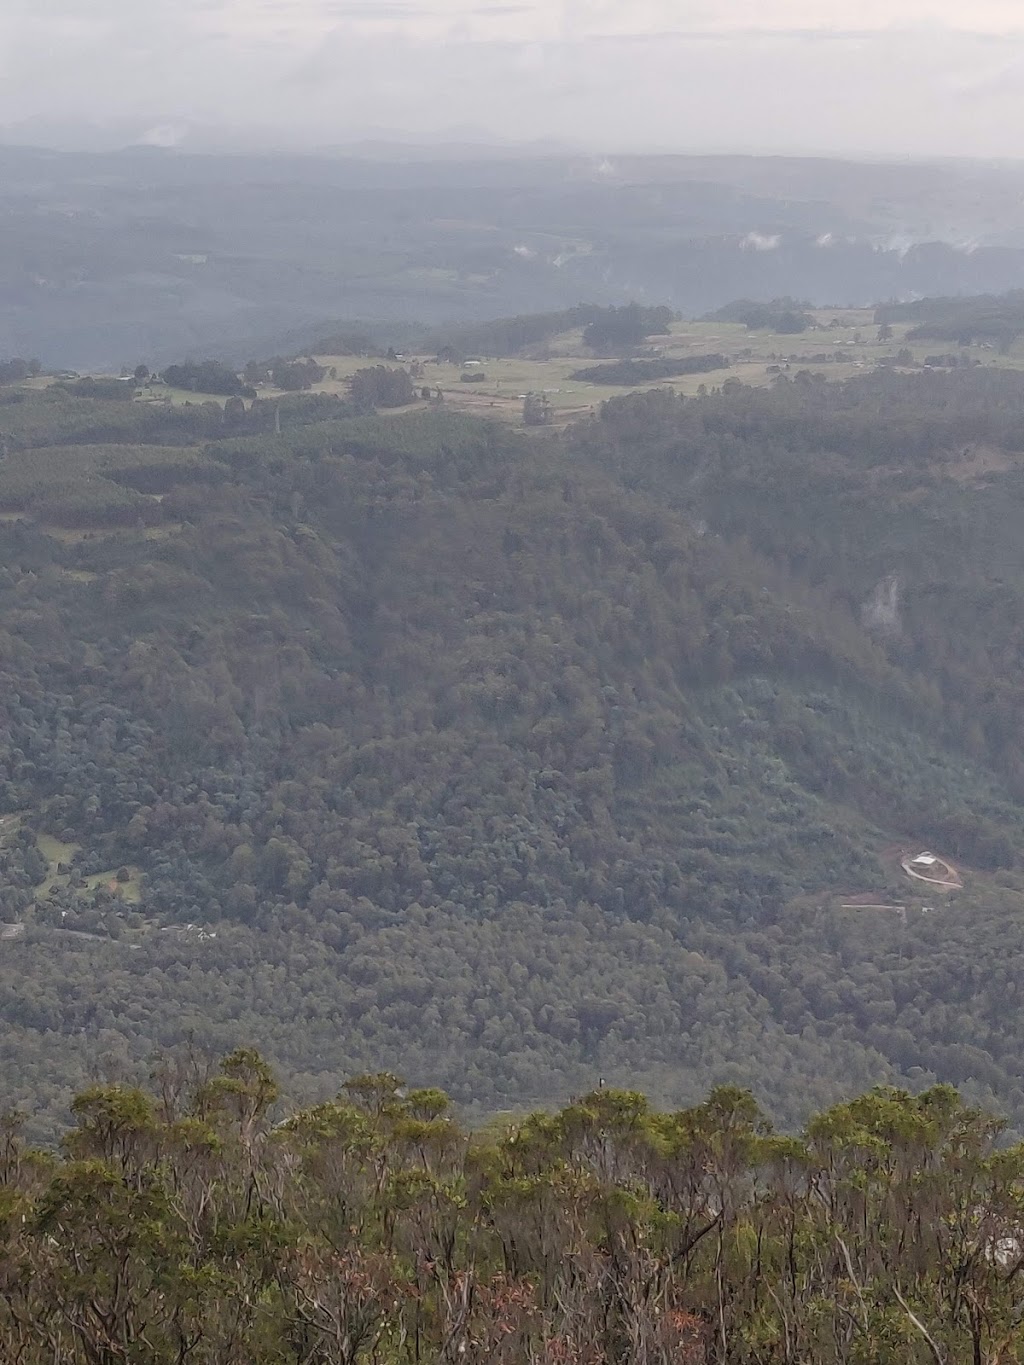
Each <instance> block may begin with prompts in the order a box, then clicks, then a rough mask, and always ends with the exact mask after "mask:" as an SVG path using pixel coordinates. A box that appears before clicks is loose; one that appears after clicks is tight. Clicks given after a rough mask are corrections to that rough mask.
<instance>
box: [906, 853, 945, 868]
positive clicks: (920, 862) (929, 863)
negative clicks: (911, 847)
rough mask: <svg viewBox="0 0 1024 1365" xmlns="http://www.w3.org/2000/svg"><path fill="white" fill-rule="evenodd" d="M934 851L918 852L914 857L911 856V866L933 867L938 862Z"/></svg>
mask: <svg viewBox="0 0 1024 1365" xmlns="http://www.w3.org/2000/svg"><path fill="white" fill-rule="evenodd" d="M938 861H939V860H938V858H936V856H935V854H934V853H919V854H918V855H917V857H916V858H911V860H910V866H911V867H934V866H935V864H936V863H937V862H938Z"/></svg>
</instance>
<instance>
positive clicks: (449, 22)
mask: <svg viewBox="0 0 1024 1365" xmlns="http://www.w3.org/2000/svg"><path fill="white" fill-rule="evenodd" d="M195 124H199V125H205V126H208V127H217V128H224V129H228V130H233V132H235V133H238V134H242V133H246V132H248V133H249V134H250V135H251V134H252V132H253V131H254V130H259V131H260V132H262V133H263V134H264V135H269V136H272V137H274V138H277V139H280V140H288V141H294V140H295V139H300V140H303V141H305V142H307V143H308V145H310V146H316V145H325V144H336V143H339V142H345V141H349V140H353V139H357V138H359V137H362V136H366V135H375V134H381V133H393V134H402V135H405V136H406V137H410V138H413V139H416V138H423V139H429V138H435V137H437V136H444V135H450V136H460V135H461V136H466V135H470V134H475V135H476V136H479V137H484V136H487V135H493V136H496V137H500V138H503V139H506V140H515V141H527V140H534V139H538V138H543V139H551V140H555V141H562V142H568V143H573V144H584V145H586V146H589V147H591V148H603V149H607V150H621V149H625V148H631V147H632V148H638V149H645V148H651V149H679V150H686V151H699V150H737V151H738V150H747V151H804V152H806V151H824V152H828V151H836V152H859V153H873V154H884V155H894V156H900V155H906V154H929V155H931V154H936V155H974V156H985V157H998V156H1006V157H1015V158H1016V157H1020V156H1022V154H1024V153H1022V149H1021V145H1020V130H1021V129H1022V128H1024V0H973V3H970V4H968V3H966V0H963V2H962V3H961V0H845V2H843V3H840V0H0V125H6V127H7V136H8V138H11V137H13V136H19V135H21V134H25V135H26V140H27V135H28V134H33V135H37V134H38V133H39V131H40V130H45V129H53V130H56V132H55V135H56V134H57V133H60V134H62V135H65V136H66V135H67V134H66V130H67V129H68V128H76V127H78V128H84V127H86V126H88V125H100V126H103V125H106V126H107V127H110V128H116V129H117V130H118V134H119V135H121V134H123V135H124V136H126V137H129V138H131V139H136V140H149V141H152V142H156V143H173V142H175V141H176V140H179V139H181V138H182V137H186V138H187V129H188V127H189V126H190V125H195Z"/></svg>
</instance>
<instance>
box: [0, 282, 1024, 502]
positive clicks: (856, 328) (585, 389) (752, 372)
mask: <svg viewBox="0 0 1024 1365" xmlns="http://www.w3.org/2000/svg"><path fill="white" fill-rule="evenodd" d="M811 316H812V317H813V319H814V322H815V326H814V327H813V328H811V329H809V330H808V331H806V332H802V333H798V334H795V335H790V334H786V333H778V332H772V331H767V330H764V331H762V330H748V329H747V328H746V327H745V326H744V325H743V324H742V323H726V322H686V321H684V322H677V323H674V324H673V326H672V329H671V331H670V332H669V333H668V334H666V335H665V336H661V337H652V338H650V339H649V342H648V344H647V345H646V346H645V347H644V349H645V350H650V351H652V352H655V353H656V354H657V356H658V357H659V358H661V359H665V360H675V359H687V358H692V357H694V356H700V355H706V354H709V353H720V354H722V355H724V356H726V357H727V359H728V360H729V365H728V367H727V368H724V369H720V370H712V371H710V372H707V373H703V374H690V375H683V376H680V377H678V378H674V379H663V380H652V381H645V382H642V383H640V384H636V385H633V386H629V385H619V384H614V385H613V384H595V383H588V382H586V381H582V380H576V379H572V378H571V375H572V374H573V372H574V371H576V370H581V369H585V368H588V367H591V366H594V365H598V364H601V363H611V362H602V361H601V360H599V359H596V358H595V357H594V356H593V355H591V354H589V353H587V352H586V350H585V348H584V346H583V343H582V331H581V329H579V328H577V329H575V330H573V331H569V332H565V333H563V334H562V335H561V336H558V337H554V338H552V339H551V340H550V341H548V342H546V343H545V344H544V345H543V346H540V347H537V348H536V349H535V352H534V354H533V355H532V356H529V357H519V356H517V357H505V358H500V359H495V358H493V357H489V356H480V357H479V359H480V360H481V361H482V364H481V365H480V366H472V367H470V369H473V370H476V369H479V370H482V371H483V373H484V375H485V376H486V378H485V379H484V380H482V381H480V382H478V383H472V384H469V383H463V382H462V381H461V379H460V375H461V374H462V373H463V372H464V370H463V368H462V367H460V366H456V365H449V364H438V363H437V361H436V358H435V357H433V356H427V355H409V354H407V355H405V356H404V357H403V359H402V360H401V361H397V362H396V361H391V362H378V361H374V360H369V359H367V358H366V357H364V356H351V355H345V356H333V355H317V356H315V359H316V360H317V362H318V363H319V364H320V365H321V366H323V367H324V368H325V369H326V370H328V371H329V372H330V371H333V375H334V377H333V378H332V377H327V378H325V379H324V380H323V381H322V382H321V383H319V384H317V385H315V386H314V388H313V390H312V392H314V393H328V394H336V395H338V396H340V397H345V396H346V394H347V392H348V381H349V380H350V379H351V377H352V375H353V374H354V373H355V372H356V371H357V370H360V369H364V368H366V367H367V366H369V365H373V364H377V363H385V364H400V365H403V366H405V367H412V368H413V370H414V383H415V384H416V387H417V389H419V388H423V387H426V388H429V389H430V390H431V392H432V393H434V392H436V390H437V389H438V388H440V390H441V392H442V394H443V398H444V402H445V403H446V404H447V405H448V406H449V407H451V408H453V409H455V410H456V411H460V412H469V413H477V414H479V415H481V416H485V417H492V418H498V419H501V420H505V421H511V422H515V423H518V422H520V421H521V420H522V405H523V395H525V394H527V393H542V394H544V395H545V396H546V398H547V399H548V401H549V403H550V404H551V408H552V411H553V416H554V420H555V422H556V423H564V422H567V421H570V420H572V419H573V418H575V417H578V416H581V415H584V414H586V413H587V412H590V411H593V410H595V409H596V408H597V407H598V406H599V405H600V404H601V403H603V402H605V401H606V400H608V399H610V398H615V397H618V396H620V395H622V394H624V393H630V392H635V391H640V390H647V389H652V388H670V389H672V390H674V391H675V392H676V393H680V394H684V395H694V394H696V393H698V392H700V391H702V390H704V389H706V390H708V391H711V390H714V389H716V388H720V387H721V385H722V384H724V383H726V382H727V381H729V380H738V381H739V382H740V383H742V384H748V385H752V386H754V387H763V386H765V385H768V384H771V383H772V382H774V381H775V380H776V378H777V377H778V375H779V374H780V373H781V374H783V375H788V376H790V377H792V375H793V374H795V373H796V372H797V371H799V370H801V369H807V370H810V371H812V372H813V373H815V374H820V375H821V376H823V377H824V378H826V379H830V380H836V381H838V380H844V379H850V378H853V377H855V376H856V375H859V374H864V373H867V372H870V371H871V370H873V369H875V368H877V367H878V366H879V364H881V363H882V362H889V363H891V362H892V360H893V359H894V358H895V356H896V354H897V352H898V351H900V350H902V349H904V348H906V349H908V350H909V351H910V352H911V355H912V357H913V361H914V363H915V364H916V365H920V364H922V363H923V362H924V361H925V359H926V357H927V356H929V355H937V354H948V353H951V352H952V353H958V354H961V355H967V356H969V357H970V359H972V360H977V361H978V362H979V363H981V364H983V365H990V366H998V367H999V368H1008V369H1021V370H1024V339H1021V341H1019V342H1017V343H1016V344H1015V345H1014V346H1013V347H1012V348H1011V349H1010V351H1009V352H1008V353H1007V354H1000V353H999V352H997V351H996V350H995V349H993V348H992V347H991V346H986V345H983V344H981V345H972V346H969V347H956V346H953V345H951V344H950V343H947V342H939V341H912V342H908V341H907V339H906V338H907V333H908V332H909V331H910V330H911V326H912V324H910V323H895V324H893V335H892V337H891V338H890V339H889V340H888V341H879V339H878V325H877V323H876V322H875V320H874V310H873V309H871V308H819V309H814V310H812V312H811ZM821 357H824V359H822V358H821ZM45 382H46V381H45V380H30V381H27V384H26V386H25V387H29V386H31V387H36V388H37V387H39V386H40V385H41V384H44V383H45ZM259 394H260V397H261V398H270V399H273V398H278V397H290V396H293V395H290V394H286V393H285V392H284V391H283V390H280V389H276V388H274V387H272V386H271V385H265V386H261V387H260V389H259ZM136 401H137V402H143V403H169V404H171V405H173V406H176V407H180V406H184V405H185V404H192V405H195V406H201V405H203V404H207V403H215V404H217V405H218V406H219V407H223V406H224V403H225V401H226V400H225V399H224V397H223V396H221V395H217V394H203V393H194V392H191V391H189V390H186V389H174V388H169V387H167V386H166V385H146V386H144V387H143V388H141V389H140V390H139V391H138V394H137V398H136ZM7 496H8V493H7V492H6V491H5V480H4V477H3V476H2V475H0V509H2V508H5V507H9V506H10V505H11V504H10V503H9V502H8V501H6V500H5V499H6V497H7ZM122 501H123V499H122Z"/></svg>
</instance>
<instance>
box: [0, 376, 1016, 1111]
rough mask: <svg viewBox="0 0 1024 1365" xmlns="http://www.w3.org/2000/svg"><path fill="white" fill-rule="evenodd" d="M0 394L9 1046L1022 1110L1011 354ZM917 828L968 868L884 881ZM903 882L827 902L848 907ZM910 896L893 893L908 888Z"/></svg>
mask: <svg viewBox="0 0 1024 1365" xmlns="http://www.w3.org/2000/svg"><path fill="white" fill-rule="evenodd" d="M280 414H281V415H280V426H281V431H280V433H277V432H276V431H275V425H276V421H275V405H272V404H269V403H266V402H262V403H261V402H257V403H256V404H254V405H252V406H251V407H250V408H247V409H245V408H242V407H241V404H240V403H239V404H234V405H233V406H232V407H231V408H229V409H228V410H227V411H222V410H221V409H220V408H219V407H217V406H216V405H208V406H204V407H191V408H181V409H169V408H161V407H149V406H146V405H142V404H133V403H124V402H113V401H103V400H99V399H88V398H83V397H80V396H76V395H74V394H69V393H67V392H62V391H61V390H59V389H51V390H48V391H47V392H45V393H42V394H31V393H27V392H23V391H21V390H17V391H10V392H5V393H4V394H3V396H2V398H0V435H2V445H0V448H2V449H3V451H4V456H3V459H2V461H0V564H2V569H0V673H2V682H3V690H2V692H0V726H2V747H0V819H2V823H0V857H2V883H0V908H2V914H3V918H4V921H5V923H4V924H3V925H2V926H0V1019H2V1021H3V1028H2V1031H0V1057H2V1063H3V1074H4V1085H5V1090H6V1092H7V1098H8V1099H9V1100H10V1101H11V1102H17V1103H20V1104H23V1105H24V1106H25V1107H26V1108H27V1109H28V1111H29V1113H30V1119H29V1123H30V1130H29V1131H30V1133H32V1134H33V1135H35V1136H37V1137H42V1136H46V1135H48V1134H51V1133H52V1132H53V1130H54V1127H55V1126H59V1125H60V1124H61V1122H62V1121H63V1120H64V1118H65V1117H66V1106H67V1103H68V1100H69V1097H70V1094H71V1091H72V1089H73V1088H74V1087H76V1086H78V1085H80V1084H81V1083H82V1081H83V1079H84V1078H86V1077H87V1076H89V1075H90V1074H92V1073H94V1072H96V1071H99V1072H100V1073H101V1074H104V1075H107V1076H112V1077H115V1078H120V1077H127V1078H131V1077H134V1076H137V1075H139V1074H142V1073H143V1072H144V1071H145V1069H146V1066H147V1065H148V1059H149V1058H150V1057H151V1056H152V1054H153V1051H154V1049H155V1048H157V1047H163V1046H168V1045H171V1044H174V1043H177V1042H180V1041H181V1040H182V1039H183V1038H186V1037H192V1038H194V1039H195V1040H196V1042H197V1044H198V1045H199V1046H201V1047H203V1048H212V1049H220V1050H223V1051H228V1050H230V1049H231V1048H233V1047H236V1046H239V1045H241V1044H248V1043H250V1042H255V1043H256V1044H258V1045H259V1046H260V1048H261V1049H263V1050H264V1051H265V1052H266V1053H267V1054H268V1055H270V1056H271V1058H272V1059H273V1061H274V1062H275V1063H276V1064H277V1065H278V1066H280V1068H281V1071H282V1075H283V1078H284V1084H285V1087H286V1089H287V1091H288V1093H289V1094H290V1095H291V1096H292V1097H293V1098H295V1099H297V1100H299V1101H301V1102H306V1101H313V1100H317V1099H320V1098H322V1097H323V1096H325V1095H328V1094H332V1093H334V1092H335V1091H336V1090H337V1087H338V1084H339V1080H340V1078H342V1077H343V1076H344V1075H346V1074H349V1073H351V1072H353V1071H359V1070H366V1069H373V1070H376V1069H378V1068H380V1067H382V1066H383V1067H388V1068H392V1069H394V1070H396V1071H401V1072H402V1073H403V1074H405V1075H407V1076H408V1077H409V1079H410V1081H411V1082H412V1083H414V1084H415V1085H432V1084H438V1085H443V1086H444V1087H445V1088H446V1089H447V1090H448V1091H449V1092H450V1093H451V1095H452V1097H453V1098H454V1100H455V1101H456V1102H457V1103H458V1104H460V1105H462V1106H465V1107H467V1109H468V1110H469V1112H470V1113H474V1114H478V1115H479V1114H480V1113H482V1112H487V1111H493V1110H494V1109H497V1108H503V1107H504V1108H521V1107H523V1106H527V1105H531V1104H540V1103H545V1104H546V1103H552V1102H559V1101H561V1100H564V1098H565V1096H566V1095H567V1094H569V1093H573V1092H580V1091H583V1090H586V1089H588V1088H590V1087H591V1086H592V1085H593V1084H595V1083H596V1081H597V1079H598V1077H604V1078H606V1079H607V1081H608V1082H609V1084H623V1083H625V1082H627V1081H628V1082H629V1083H630V1084H631V1085H632V1084H637V1085H643V1086H644V1087H645V1088H647V1089H648V1090H649V1091H650V1092H651V1094H652V1095H653V1096H654V1097H655V1098H656V1099H657V1100H658V1101H659V1102H664V1103H670V1104H673V1105H678V1104H684V1103H693V1102H695V1101H696V1100H697V1099H698V1098H699V1097H700V1096H701V1095H702V1094H703V1093H705V1091H706V1089H707V1087H708V1086H709V1085H710V1084H717V1083H727V1084H732V1085H740V1086H749V1087H751V1088H752V1089H753V1090H754V1091H755V1093H756V1094H757V1095H758V1097H759V1098H760V1099H761V1100H762V1102H763V1103H764V1104H765V1105H766V1107H767V1108H768V1110H769V1111H770V1112H771V1113H772V1115H773V1116H774V1117H775V1118H776V1119H777V1120H778V1121H779V1122H780V1123H784V1124H794V1123H799V1122H801V1121H802V1120H803V1119H804V1118H805V1117H806V1115H807V1114H808V1112H809V1110H810V1109H811V1108H812V1107H814V1106H824V1105H827V1104H830V1103H832V1102H833V1101H834V1100H836V1099H837V1098H840V1097H842V1096H846V1095H849V1094H852V1093H854V1092H856V1091H857V1090H860V1089H866V1088H867V1087H869V1086H870V1085H872V1084H876V1083H880V1082H892V1083H898V1084H904V1085H907V1086H910V1087H912V1088H913V1087H919V1086H921V1085H924V1084H927V1083H929V1082H933V1081H937V1080H938V1081H951V1082H953V1083H955V1084H957V1085H959V1086H961V1087H962V1088H963V1089H964V1091H965V1093H966V1094H967V1095H968V1096H969V1097H970V1098H971V1099H972V1100H976V1101H982V1102H984V1103H985V1104H986V1105H989V1106H991V1107H993V1108H995V1109H997V1110H999V1111H1001V1112H1005V1113H1008V1114H1009V1115H1010V1116H1011V1118H1012V1121H1013V1123H1014V1124H1015V1125H1017V1126H1019V1125H1020V1124H1021V1122H1022V1121H1024V1089H1022V1086H1021V1081H1020V1076H1019V1057H1020V1055H1021V1049H1022V1047H1024V1024H1022V1023H1021V1021H1020V1018H1019V1014H1018V1012H1017V1011H1016V1010H1015V1009H1014V1004H1015V995H1016V991H1017V982H1018V981H1019V980H1020V977H1021V968H1022V966H1024V927H1022V919H1024V914H1022V912H1024V892H1022V887H1024V876H1022V869H1021V867H1020V858H1021V851H1022V849H1024V810H1022V806H1021V800H1022V798H1024V761H1022V747H1021V740H1022V733H1021V726H1022V725H1024V707H1022V703H1024V683H1022V681H1021V678H1022V676H1024V675H1022V673H1021V670H1020V652H1021V646H1022V643H1024V636H1022V631H1024V566H1022V562H1021V552H1020V542H1019V527H1020V525H1021V524H1022V522H1021V518H1022V514H1024V473H1022V471H1021V462H1022V459H1024V456H1022V454H1021V452H1022V451H1024V381H1022V379H1021V378H1020V377H1019V376H1017V375H1014V374H1012V373H1008V372H996V371H988V370H971V371H966V372H956V373H953V374H940V373H925V374H919V375H915V376H901V375H898V374H895V373H890V374H880V375H877V376H872V377H870V378H864V379H861V380H857V381H854V382H851V383H849V384H846V385H828V384H825V383H823V382H819V381H816V380H814V379H813V378H812V377H811V376H809V375H800V374H798V375H797V376H796V377H795V379H794V380H793V381H792V382H789V381H787V380H785V379H781V380H780V381H779V382H778V383H777V384H776V385H775V387H774V388H773V389H771V390H761V391H755V390H750V389H745V388H743V387H742V386H739V385H736V384H727V385H726V388H725V391H723V392H721V393H711V394H708V395H706V396H702V397H698V398H694V399H687V400H683V399H680V398H676V397H674V396H672V395H671V394H666V393H662V392H652V393H650V394H641V395H637V396H631V397H625V398H622V399H616V400H615V401H613V402H612V403H609V404H607V405H606V406H605V407H604V409H602V412H601V415H600V416H599V417H596V418H595V419H594V420H592V421H588V422H585V423H581V424H579V425H578V426H576V427H575V428H572V429H570V430H569V431H568V432H567V433H566V434H564V435H561V436H553V435H550V434H548V433H544V434H543V435H542V436H541V437H539V438H538V437H531V438H529V439H527V438H525V437H523V436H521V435H517V434H516V433H514V432H512V431H510V430H508V429H505V428H502V427H497V426H490V425H486V424H483V423H479V422H476V421H474V420H470V419H468V418H467V419H461V418H458V417H455V416H453V415H450V414H445V412H444V411H443V410H440V411H438V410H428V409H427V407H426V405H424V406H423V407H422V408H421V410H420V411H418V412H412V413H406V414H400V415H393V416H392V415H389V416H386V417H377V416H372V415H371V416H365V415H364V416H358V415H354V414H353V413H352V412H351V411H350V409H348V408H347V407H346V406H345V404H344V403H342V402H341V401H339V400H337V399H329V398H325V397H322V396H321V397H319V398H313V397H305V398H304V397H295V398H292V399H290V400H286V401H283V402H282V404H281V405H280ZM921 847H933V848H934V849H935V851H936V852H937V853H939V854H940V855H941V856H943V857H946V858H949V859H951V860H953V861H954V862H955V864H956V866H957V868H958V869H959V871H960V874H961V876H962V879H963V883H964V885H963V890H962V891H960V892H959V893H958V894H957V895H954V896H942V895H941V894H940V893H936V892H934V891H929V889H928V888H926V887H920V886H919V887H918V889H917V891H915V889H914V885H913V884H911V883H910V882H909V881H908V880H907V878H906V876H905V875H904V874H903V872H902V870H901V868H900V866H899V859H898V857H896V856H895V854H894V850H900V849H904V848H905V849H908V850H911V851H914V852H916V851H917V849H918V848H921ZM871 902H877V903H878V904H886V905H896V906H898V907H900V909H899V912H897V911H895V910H883V909H859V910H846V909H844V908H843V906H844V905H846V904H851V903H852V904H866V903H871ZM925 911H927V913H925Z"/></svg>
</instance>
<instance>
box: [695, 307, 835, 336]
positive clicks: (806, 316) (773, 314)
mask: <svg viewBox="0 0 1024 1365" xmlns="http://www.w3.org/2000/svg"><path fill="white" fill-rule="evenodd" d="M809 310H810V304H808V303H801V302H799V301H798V300H796V299H790V298H782V299H772V300H771V301H770V302H768V303H760V302H757V301H755V300H753V299H737V300H736V301H735V302H734V303H727V304H725V306H724V307H722V308H719V309H716V311H715V312H713V313H709V314H708V321H709V322H742V323H743V325H744V327H747V328H748V329H749V330H751V331H767V332H780V333H781V334H782V335H783V336H786V335H791V336H795V335H797V334H799V333H800V332H806V331H807V329H808V328H809V327H811V326H813V323H814V319H813V318H812V317H811V314H810V311H809Z"/></svg>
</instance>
